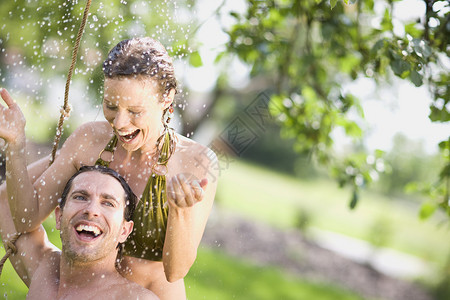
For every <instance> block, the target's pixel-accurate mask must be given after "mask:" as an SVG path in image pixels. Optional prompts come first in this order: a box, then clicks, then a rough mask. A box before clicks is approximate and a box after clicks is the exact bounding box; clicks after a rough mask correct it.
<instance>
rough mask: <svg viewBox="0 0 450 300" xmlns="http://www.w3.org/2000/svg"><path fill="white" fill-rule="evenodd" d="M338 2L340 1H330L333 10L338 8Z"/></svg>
mask: <svg viewBox="0 0 450 300" xmlns="http://www.w3.org/2000/svg"><path fill="white" fill-rule="evenodd" d="M337 2H338V0H330V5H331V9H333V8H334V7H335V6H336V4H337Z"/></svg>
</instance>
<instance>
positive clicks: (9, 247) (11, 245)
mask: <svg viewBox="0 0 450 300" xmlns="http://www.w3.org/2000/svg"><path fill="white" fill-rule="evenodd" d="M91 2H92V0H87V1H86V7H85V9H84V13H83V19H82V20H81V25H80V28H79V29H78V34H77V38H76V40H75V45H74V47H73V52H72V63H71V64H70V68H69V72H68V74H67V81H66V87H65V91H64V105H63V107H62V108H61V116H60V117H59V122H58V128H57V130H56V135H55V140H54V141H53V150H52V157H51V160H50V165H51V164H52V163H53V161H54V160H55V156H56V151H57V150H58V145H59V141H60V139H61V135H62V130H63V123H64V120H65V119H67V118H68V117H69V115H70V110H71V107H70V105H69V86H70V81H71V80H72V74H73V70H74V68H75V63H76V61H77V56H78V49H79V48H80V41H81V37H82V35H83V32H84V27H85V26H86V21H87V17H88V13H89V8H90V6H91ZM19 237H20V233H15V234H13V235H12V238H11V239H10V240H9V241H4V246H5V251H6V253H5V255H4V256H3V258H2V259H1V260H0V275H1V274H2V271H3V265H4V264H5V262H6V260H7V259H8V258H9V256H10V255H11V254H15V253H16V252H17V248H16V245H15V243H16V241H17V239H18V238H19Z"/></svg>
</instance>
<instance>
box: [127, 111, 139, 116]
mask: <svg viewBox="0 0 450 300" xmlns="http://www.w3.org/2000/svg"><path fill="white" fill-rule="evenodd" d="M129 112H130V113H131V114H132V115H135V116H139V115H140V114H141V112H140V111H132V110H130V111H129Z"/></svg>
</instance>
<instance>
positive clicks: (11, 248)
mask: <svg viewBox="0 0 450 300" xmlns="http://www.w3.org/2000/svg"><path fill="white" fill-rule="evenodd" d="M19 237H20V233H14V234H13V235H12V237H11V239H10V240H7V241H3V245H4V247H5V251H6V253H5V255H4V256H3V258H2V259H1V260H0V276H1V275H2V271H3V265H4V264H5V262H6V260H7V259H8V258H9V256H10V255H11V254H16V252H17V248H16V241H17V239H18V238H19Z"/></svg>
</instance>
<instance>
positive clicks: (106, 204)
mask: <svg viewBox="0 0 450 300" xmlns="http://www.w3.org/2000/svg"><path fill="white" fill-rule="evenodd" d="M103 205H105V206H108V207H114V203H112V202H110V201H104V202H103Z"/></svg>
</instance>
